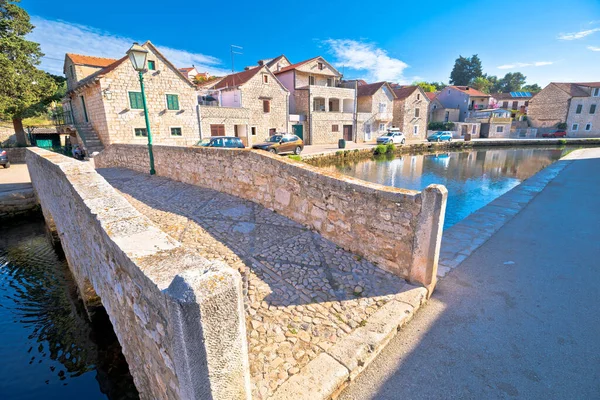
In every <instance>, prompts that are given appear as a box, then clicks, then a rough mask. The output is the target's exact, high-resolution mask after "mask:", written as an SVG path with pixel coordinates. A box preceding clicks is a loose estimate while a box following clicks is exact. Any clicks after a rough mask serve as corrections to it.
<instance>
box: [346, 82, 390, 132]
mask: <svg viewBox="0 0 600 400" xmlns="http://www.w3.org/2000/svg"><path fill="white" fill-rule="evenodd" d="M356 98H357V113H356V122H357V124H356V125H357V129H356V141H357V142H370V141H373V140H375V139H377V136H380V135H382V134H384V133H385V132H386V130H387V129H388V128H390V127H391V126H392V120H393V108H394V100H395V99H396V95H395V94H394V90H393V89H392V87H391V86H390V84H389V83H387V82H377V83H371V84H361V85H359V86H358V88H357V90H356Z"/></svg>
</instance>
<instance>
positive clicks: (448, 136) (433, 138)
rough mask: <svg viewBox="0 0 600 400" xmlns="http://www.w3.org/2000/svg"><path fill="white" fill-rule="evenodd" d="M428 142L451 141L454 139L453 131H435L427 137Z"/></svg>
mask: <svg viewBox="0 0 600 400" xmlns="http://www.w3.org/2000/svg"><path fill="white" fill-rule="evenodd" d="M427 141H428V142H444V141H446V142H451V141H452V132H448V131H439V132H436V133H434V134H433V135H430V136H429V137H428V138H427Z"/></svg>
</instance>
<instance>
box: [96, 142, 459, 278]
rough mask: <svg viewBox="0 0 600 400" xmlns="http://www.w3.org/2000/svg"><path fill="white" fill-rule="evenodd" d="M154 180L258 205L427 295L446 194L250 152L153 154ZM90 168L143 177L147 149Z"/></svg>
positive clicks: (116, 151) (109, 154)
mask: <svg viewBox="0 0 600 400" xmlns="http://www.w3.org/2000/svg"><path fill="white" fill-rule="evenodd" d="M154 159H155V167H156V173H157V174H158V175H160V176H165V177H168V178H171V179H175V180H178V181H181V182H185V183H189V184H194V185H199V186H203V187H208V188H211V189H214V190H219V191H222V192H225V193H228V194H232V195H235V196H238V197H241V198H244V199H247V200H250V201H253V202H256V203H259V204H261V205H263V206H264V207H266V208H269V209H272V210H274V211H276V212H278V213H280V214H282V215H284V216H286V217H288V218H290V219H292V220H294V221H296V222H299V223H301V224H303V225H305V226H308V227H309V228H311V229H314V230H316V231H318V232H319V233H321V234H322V235H323V236H324V237H325V238H327V239H329V240H331V241H332V242H334V243H336V244H337V245H339V246H341V247H343V248H345V249H346V250H349V251H352V252H354V253H356V254H358V255H362V256H363V257H365V258H366V259H368V260H370V261H372V262H375V263H377V264H378V265H379V266H380V267H381V268H383V269H385V270H388V271H390V272H392V273H394V274H396V275H398V276H401V277H403V278H406V279H409V280H411V281H413V282H416V283H421V284H423V285H424V286H426V287H428V288H430V289H433V286H434V285H435V277H436V272H437V261H438V253H439V248H440V242H441V235H442V227H443V224H444V213H445V208H446V198H447V191H446V188H445V187H443V186H439V185H431V186H429V187H427V188H426V189H425V190H423V191H422V192H417V191H410V190H403V189H396V188H392V187H387V186H383V185H379V184H374V183H369V182H365V181H361V180H359V179H355V178H350V177H346V176H343V175H340V174H335V173H329V172H326V171H324V170H322V169H320V168H318V167H313V166H310V165H307V164H304V163H301V162H296V161H293V160H290V159H287V158H284V157H281V156H274V155H271V154H269V153H267V152H261V151H255V150H234V149H213V148H196V147H191V148H190V147H174V146H154ZM95 163H96V167H97V168H104V167H123V168H131V169H134V170H137V171H142V172H146V171H148V169H149V167H148V148H147V147H146V146H139V145H127V144H123V145H121V144H118V145H112V146H110V147H109V148H108V149H105V150H104V151H103V152H102V153H101V154H100V155H99V156H97V157H96V158H95Z"/></svg>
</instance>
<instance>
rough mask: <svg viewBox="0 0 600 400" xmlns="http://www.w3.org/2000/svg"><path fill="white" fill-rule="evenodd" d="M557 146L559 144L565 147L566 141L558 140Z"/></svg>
mask: <svg viewBox="0 0 600 400" xmlns="http://www.w3.org/2000/svg"><path fill="white" fill-rule="evenodd" d="M558 144H560V145H566V144H567V141H566V139H558Z"/></svg>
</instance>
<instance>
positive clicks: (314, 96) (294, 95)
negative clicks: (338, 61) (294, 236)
mask: <svg viewBox="0 0 600 400" xmlns="http://www.w3.org/2000/svg"><path fill="white" fill-rule="evenodd" d="M286 60H287V59H286ZM275 65H276V63H275ZM274 74H275V75H276V76H277V79H278V80H279V81H280V82H281V84H282V85H283V86H284V87H285V88H286V89H287V90H288V91H289V92H290V96H289V119H288V130H289V131H291V132H293V133H294V134H296V135H298V136H300V137H302V138H303V139H304V142H305V143H306V144H325V143H337V141H338V140H339V139H341V138H344V139H346V140H349V141H355V140H356V119H355V115H356V82H352V83H351V84H345V83H343V82H342V81H341V78H342V75H341V74H340V72H339V71H338V70H337V69H335V68H334V67H333V66H332V65H331V64H329V63H328V62H327V61H326V60H325V59H324V58H323V57H315V58H311V59H309V60H305V61H302V62H299V63H296V64H292V65H288V66H286V67H281V64H280V68H279V70H278V71H275V72H274ZM348 86H349V87H348Z"/></svg>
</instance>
